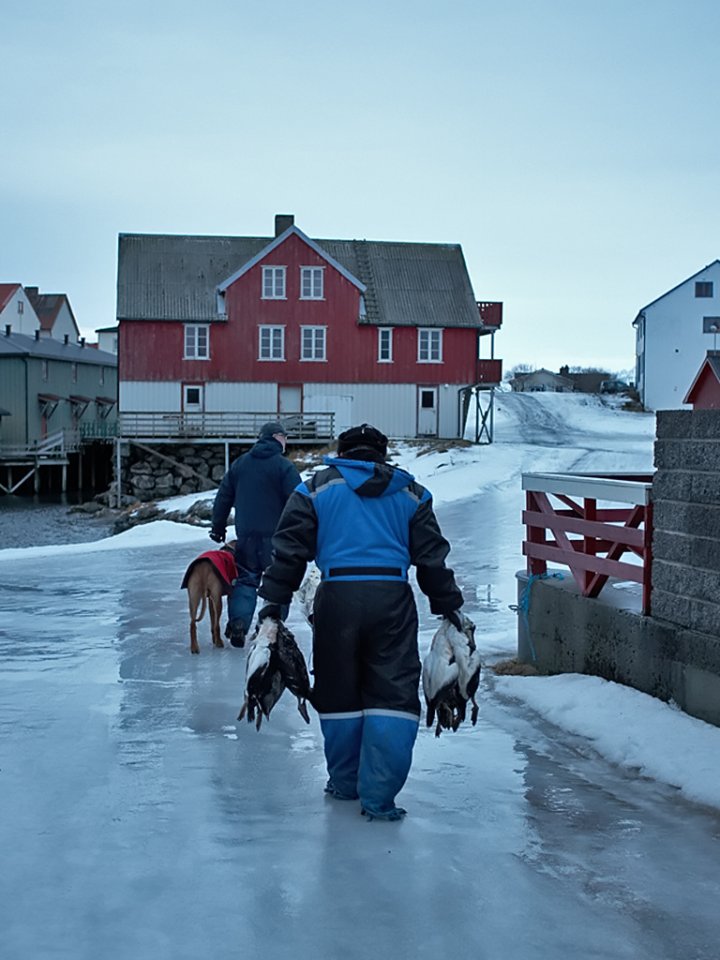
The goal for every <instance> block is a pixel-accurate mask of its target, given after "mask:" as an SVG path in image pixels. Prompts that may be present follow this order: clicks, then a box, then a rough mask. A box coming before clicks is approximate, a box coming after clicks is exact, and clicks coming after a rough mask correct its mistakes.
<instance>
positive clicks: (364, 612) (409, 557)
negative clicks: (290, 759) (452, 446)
mask: <svg viewBox="0 0 720 960" xmlns="http://www.w3.org/2000/svg"><path fill="white" fill-rule="evenodd" d="M386 455H387V437H385V436H384V435H383V434H382V433H381V432H380V431H379V430H377V429H375V428H374V427H371V426H369V425H368V424H362V425H361V426H359V427H352V428H351V429H350V430H346V431H345V432H344V433H341V434H340V436H339V438H338V456H337V457H336V458H329V457H328V458H326V461H325V462H326V463H327V464H328V467H327V469H325V470H322V471H320V472H318V473H316V474H315V475H314V476H313V477H312V478H311V479H310V480H308V481H306V482H305V483H301V484H300V485H299V486H298V487H297V488H296V489H295V491H294V492H293V494H292V496H291V497H290V499H289V500H288V503H287V506H286V507H285V510H284V511H283V514H282V517H281V518H280V521H279V523H278V528H277V531H276V533H275V536H274V537H273V555H272V556H273V558H272V563H271V564H270V566H269V567H268V568H267V569H266V570H265V573H264V574H263V578H262V581H261V584H260V588H259V590H258V594H259V595H260V596H261V597H262V598H263V599H264V600H266V601H267V603H266V605H265V606H264V607H263V608H262V609H261V611H260V614H259V616H260V619H261V620H262V619H264V618H265V617H278V616H279V615H280V612H281V609H282V608H283V607H284V606H285V605H286V604H288V603H289V602H290V600H291V597H292V594H293V592H294V591H295V590H297V589H298V587H299V586H300V583H301V582H302V579H303V576H304V574H305V569H306V564H307V563H308V562H309V561H310V560H313V559H314V560H315V562H316V564H317V566H318V567H319V569H320V571H321V574H322V580H321V583H320V585H319V587H318V590H317V594H316V596H315V605H314V619H313V634H314V636H313V665H314V673H315V685H314V691H313V697H312V703H313V706H314V707H315V709H316V710H317V711H318V713H319V714H320V725H321V728H322V732H323V739H324V744H325V759H326V761H327V768H328V774H329V780H328V783H327V787H326V788H325V789H326V791H327V793H329V794H330V795H332V796H334V797H336V798H338V799H343V800H355V799H357V798H358V797H359V799H360V803H361V807H362V812H363V813H364V814H366V815H367V816H369V817H371V818H377V819H383V820H399V819H401V818H402V816H403V815H404V814H405V811H404V810H403V809H402V808H401V807H397V806H396V805H395V797H396V795H397V794H398V793H399V791H400V790H401V788H402V787H403V785H404V783H405V781H406V779H407V776H408V773H409V771H410V764H411V762H412V751H413V746H414V743H415V737H416V735H417V730H418V723H419V719H420V699H419V696H418V685H419V680H420V657H419V653H418V644H417V630H418V620H417V611H416V608H415V600H414V596H413V591H412V588H411V587H410V584H409V583H408V568H409V567H410V566H411V565H415V567H416V569H417V582H418V585H419V587H420V589H421V590H422V591H423V593H425V594H427V596H428V597H429V599H430V609H431V611H432V612H433V613H436V614H440V615H442V616H448V617H449V618H451V619H453V620H454V621H455V622H456V621H457V620H458V611H459V609H460V607H461V606H462V603H463V598H462V594H461V593H460V590H459V589H458V587H457V584H456V583H455V578H454V576H453V572H452V570H450V569H449V568H448V567H446V566H445V558H446V557H447V554H448V552H449V550H450V547H449V545H448V542H447V541H446V540H445V539H444V537H443V536H442V534H441V532H440V528H439V526H438V522H437V519H436V517H435V514H434V511H433V508H432V499H431V496H430V494H429V492H428V491H427V490H426V489H425V488H424V487H422V486H421V485H420V484H419V483H416V482H415V480H414V479H413V477H412V476H411V475H410V474H409V473H406V472H405V471H404V470H400V469H398V468H396V467H392V466H390V465H389V464H387V463H386V462H385V458H386Z"/></svg>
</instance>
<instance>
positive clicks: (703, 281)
mask: <svg viewBox="0 0 720 960" xmlns="http://www.w3.org/2000/svg"><path fill="white" fill-rule="evenodd" d="M633 326H634V327H635V331H636V351H635V352H636V385H637V389H638V392H639V394H640V400H641V402H642V404H643V406H644V407H645V409H646V410H673V409H680V408H682V407H683V406H684V404H683V400H684V398H685V396H686V394H687V392H688V390H689V388H690V385H691V384H692V382H693V380H694V378H695V375H696V374H697V372H698V369H699V368H700V364H701V363H702V361H703V359H704V357H705V355H706V353H707V351H708V350H713V349H715V348H716V343H717V340H718V334H720V260H713V262H712V263H709V264H708V265H707V266H706V267H703V269H702V270H699V271H698V272H697V273H695V274H693V275H692V276H691V277H688V279H687V280H684V281H683V282H682V283H679V284H678V285H677V286H676V287H673V288H672V290H668V292H667V293H664V294H662V296H660V297H658V298H657V299H656V300H653V301H652V302H651V303H648V304H647V306H645V307H643V308H642V309H641V310H640V311H639V313H638V315H637V316H636V317H635V319H634V320H633Z"/></svg>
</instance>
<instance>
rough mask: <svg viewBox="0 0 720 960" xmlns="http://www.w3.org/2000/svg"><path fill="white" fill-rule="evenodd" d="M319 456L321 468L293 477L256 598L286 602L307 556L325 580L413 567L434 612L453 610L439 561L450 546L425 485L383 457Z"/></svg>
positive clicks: (452, 586)
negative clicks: (307, 475) (299, 480)
mask: <svg viewBox="0 0 720 960" xmlns="http://www.w3.org/2000/svg"><path fill="white" fill-rule="evenodd" d="M325 462H326V464H327V469H324V470H321V471H319V472H318V473H316V474H315V475H314V476H313V477H311V478H310V479H309V480H307V481H305V482H303V483H300V484H299V485H298V486H297V487H296V488H295V490H294V491H293V493H292V494H291V496H290V498H289V500H288V502H287V505H286V506H285V509H284V511H283V513H282V516H281V518H280V521H279V523H278V527H277V530H276V532H275V536H274V537H273V541H272V544H273V559H272V562H271V564H270V566H269V567H268V568H267V569H266V571H265V573H264V575H263V578H262V583H261V585H260V589H259V591H258V592H259V594H260V596H261V597H263V598H264V599H266V600H267V601H269V602H271V603H279V604H286V603H289V602H290V600H291V598H292V595H293V593H294V592H295V591H296V590H297V589H298V587H299V586H300V583H301V582H302V579H303V576H304V575H305V569H306V565H307V563H308V562H309V561H311V560H315V563H316V564H317V566H318V567H319V569H320V571H321V574H322V578H323V580H325V581H353V580H354V581H359V580H365V581H367V580H389V581H405V580H407V575H408V569H409V567H410V566H415V567H416V569H417V581H418V586H419V587H420V589H421V590H422V591H423V593H425V594H426V595H427V596H428V598H429V600H430V609H431V610H432V612H433V613H435V614H440V615H442V614H445V613H450V612H451V611H453V610H457V609H459V608H460V607H461V606H462V603H463V598H462V594H461V593H460V590H459V589H458V587H457V585H456V583H455V579H454V576H453V572H452V570H450V569H449V568H448V567H446V566H445V559H446V557H447V555H448V553H449V551H450V546H449V544H448V542H447V540H445V538H444V537H443V535H442V533H441V532H440V527H439V526H438V522H437V519H436V517H435V513H434V511H433V507H432V497H431V496H430V493H429V492H428V491H427V490H426V489H425V487H423V486H421V484H419V483H417V482H416V481H415V479H414V478H413V476H412V475H411V474H409V473H407V472H406V471H405V470H401V469H399V468H398V467H392V466H390V465H389V464H387V463H376V462H372V461H368V460H348V459H346V458H343V457H337V458H330V457H328V458H326V460H325Z"/></svg>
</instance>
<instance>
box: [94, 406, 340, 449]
mask: <svg viewBox="0 0 720 960" xmlns="http://www.w3.org/2000/svg"><path fill="white" fill-rule="evenodd" d="M269 420H279V421H280V422H281V423H282V424H283V426H284V427H285V430H286V431H287V435H288V441H289V442H291V443H299V442H302V441H323V440H331V439H332V438H333V437H334V426H335V414H334V413H326V412H318V413H314V412H304V413H293V414H278V413H277V411H274V410H273V411H264V412H263V411H261V412H247V413H170V412H167V413H121V414H120V415H119V417H118V419H117V421H114V422H111V423H108V422H106V421H98V422H96V423H87V424H83V425H82V436H83V438H84V439H93V438H105V437H109V436H122V437H131V438H143V439H162V440H173V439H177V440H185V439H195V440H198V439H209V438H223V439H236V440H255V439H256V438H257V435H258V432H259V431H260V428H261V427H262V425H263V424H264V423H267V422H268V421H269Z"/></svg>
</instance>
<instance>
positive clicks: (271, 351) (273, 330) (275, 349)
mask: <svg viewBox="0 0 720 960" xmlns="http://www.w3.org/2000/svg"><path fill="white" fill-rule="evenodd" d="M259 329H260V337H259V344H260V346H259V352H258V359H259V360H284V359H285V327H280V326H274V325H273V326H270V325H263V326H261V327H260V328H259Z"/></svg>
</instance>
